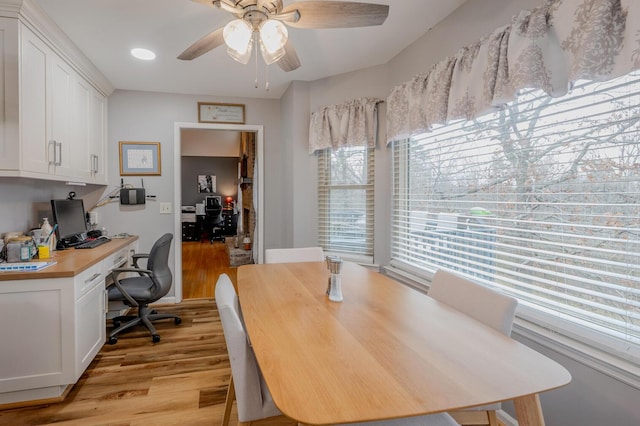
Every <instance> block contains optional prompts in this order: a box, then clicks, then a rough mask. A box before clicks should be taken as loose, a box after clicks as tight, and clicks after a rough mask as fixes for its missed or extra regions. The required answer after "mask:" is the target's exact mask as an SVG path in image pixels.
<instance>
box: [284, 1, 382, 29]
mask: <svg viewBox="0 0 640 426" xmlns="http://www.w3.org/2000/svg"><path fill="white" fill-rule="evenodd" d="M296 10H297V11H298V12H299V13H300V19H299V20H298V21H297V22H288V21H285V22H286V23H287V25H289V26H291V27H295V28H353V27H369V26H373V25H382V23H383V22H384V21H385V20H386V19H387V16H389V6H388V5H385V4H372V3H355V2H342V1H299V2H295V3H292V4H290V5H289V6H287V7H285V8H284V9H282V12H281V13H283V14H285V13H288V12H293V11H296Z"/></svg>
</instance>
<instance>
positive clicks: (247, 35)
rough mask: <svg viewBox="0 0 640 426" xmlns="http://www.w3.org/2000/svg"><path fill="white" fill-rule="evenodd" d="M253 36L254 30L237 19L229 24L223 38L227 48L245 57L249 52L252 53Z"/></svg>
mask: <svg viewBox="0 0 640 426" xmlns="http://www.w3.org/2000/svg"><path fill="white" fill-rule="evenodd" d="M252 35H253V30H252V29H251V27H250V26H249V24H248V23H247V22H246V21H244V20H242V19H235V20H233V21H231V22H229V23H228V24H227V25H225V27H224V30H223V31H222V37H223V38H224V42H225V43H226V45H227V47H229V49H231V50H233V51H235V52H236V53H237V54H239V55H244V54H245V53H246V52H247V51H250V44H251V37H252ZM249 53H250V52H249ZM234 59H235V58H234Z"/></svg>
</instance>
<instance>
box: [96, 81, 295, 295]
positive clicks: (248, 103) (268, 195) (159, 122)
mask: <svg viewBox="0 0 640 426" xmlns="http://www.w3.org/2000/svg"><path fill="white" fill-rule="evenodd" d="M198 102H229V103H242V104H245V113H246V123H247V124H261V125H264V131H265V156H264V157H265V158H264V160H265V168H266V170H268V171H269V173H268V178H266V179H265V194H264V196H265V221H266V222H267V223H268V224H269V225H268V226H265V244H267V245H269V244H270V245H277V244H280V238H281V234H282V231H283V230H282V225H281V224H280V223H277V222H274V218H278V217H279V215H280V209H279V205H280V202H281V200H282V194H281V189H280V187H279V185H278V183H279V182H280V180H281V179H280V175H281V170H282V167H281V166H280V160H279V155H280V154H279V146H278V145H279V144H280V139H281V138H280V109H279V101H277V100H262V99H242V98H216V97H210V96H191V95H175V94H165V93H148V92H136V91H119V90H118V91H116V92H114V94H113V95H112V96H111V97H110V98H109V127H108V158H109V186H110V188H109V189H111V188H114V187H117V186H118V185H120V176H119V163H118V162H119V157H118V155H119V154H118V141H122V140H125V141H152V142H160V143H161V150H162V175H161V176H149V177H145V178H144V185H145V187H146V189H147V194H149V195H155V196H156V200H155V201H147V204H145V205H142V206H122V205H120V204H119V203H110V204H108V205H106V206H104V207H101V208H99V209H98V212H99V217H100V218H101V223H100V226H105V227H106V228H107V229H108V231H109V232H110V233H117V232H129V233H133V234H138V235H140V244H139V246H140V249H141V250H143V251H144V250H148V249H149V248H150V247H151V245H152V244H153V242H154V241H155V239H156V238H158V237H159V236H160V235H162V234H163V233H164V232H173V226H174V219H173V215H161V214H160V212H159V206H158V204H159V203H160V202H168V203H173V200H174V180H175V179H180V176H176V174H175V173H174V170H173V164H174V158H173V156H174V123H175V122H197V120H198V115H197V103H198ZM274 164H275V165H276V166H275V167H274V166H273V165H274ZM124 182H125V183H131V184H134V185H138V184H139V183H140V178H138V177H126V178H124ZM179 207H180V206H173V211H174V212H175V209H176V208H179ZM171 256H172V258H171V260H170V261H171V262H172V263H173V261H174V260H173V259H174V258H173V256H174V253H173V251H172V254H171ZM172 294H173V293H172Z"/></svg>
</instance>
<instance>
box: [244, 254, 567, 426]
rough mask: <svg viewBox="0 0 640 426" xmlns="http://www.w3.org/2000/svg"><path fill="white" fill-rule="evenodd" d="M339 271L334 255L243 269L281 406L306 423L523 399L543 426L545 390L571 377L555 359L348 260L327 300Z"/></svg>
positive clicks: (247, 300) (255, 329)
mask: <svg viewBox="0 0 640 426" xmlns="http://www.w3.org/2000/svg"><path fill="white" fill-rule="evenodd" d="M328 277H329V273H328V272H327V270H326V266H325V263H324V262H311V263H288V264H268V265H244V266H241V267H240V268H239V269H238V292H239V298H240V304H241V306H242V313H243V316H244V321H245V323H246V327H247V332H248V334H249V338H250V340H251V343H252V346H253V349H254V352H255V355H256V358H257V360H258V364H259V365H260V368H261V370H262V373H263V375H264V378H265V381H266V383H267V386H268V387H269V390H270V391H271V394H272V396H273V400H274V402H275V404H276V406H277V407H278V408H279V409H280V410H281V411H282V412H283V413H284V414H285V415H287V416H289V417H291V418H292V419H294V420H297V421H299V422H301V423H305V424H317V425H323V424H333V423H348V422H355V421H370V420H379V419H388V418H396V417H406V416H414V415H421V414H429V413H436V412H442V411H452V410H455V409H459V408H465V407H471V406H477V405H484V404H488V403H493V402H497V401H506V400H514V402H515V406H516V411H517V415H518V420H519V422H520V425H521V426H527V425H543V424H544V420H543V417H542V411H541V408H540V401H539V398H538V393H540V392H544V391H547V390H551V389H554V388H557V387H560V386H564V385H566V384H567V383H569V382H570V380H571V376H570V374H569V372H568V371H567V370H566V369H565V368H564V367H562V366H561V365H559V364H557V363H556V362H554V361H552V360H551V359H549V358H547V357H545V356H543V355H541V354H539V353H538V352H535V351H534V350H532V349H530V348H528V347H527V346H524V345H523V344H521V343H519V342H517V341H515V340H513V339H511V338H508V337H506V336H504V335H502V334H501V333H499V332H497V331H495V330H493V329H491V328H489V327H487V326H484V325H483V324H481V323H479V322H477V321H475V320H473V319H471V318H470V317H468V316H466V315H463V314H461V313H460V312H458V311H456V310H454V309H451V308H449V307H448V306H446V305H444V304H442V303H440V302H437V301H436V300H434V299H432V298H430V297H428V296H426V295H425V294H422V293H420V292H418V291H416V290H414V289H411V288H409V287H406V286H404V285H402V284H399V283H397V282H395V281H393V280H392V279H390V278H388V277H386V276H384V275H382V274H379V273H376V272H372V271H370V270H368V269H366V268H363V267H361V266H358V265H355V264H353V263H349V262H345V263H344V266H343V269H342V293H343V295H344V302H342V303H335V302H331V301H329V299H328V298H327V297H326V295H325V292H326V289H327V282H328ZM488 309H490V307H488Z"/></svg>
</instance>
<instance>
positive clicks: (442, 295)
mask: <svg viewBox="0 0 640 426" xmlns="http://www.w3.org/2000/svg"><path fill="white" fill-rule="evenodd" d="M427 294H428V295H429V296H430V297H432V298H434V299H436V300H438V301H440V302H442V303H444V304H446V305H449V306H450V307H452V308H454V309H456V310H458V311H460V312H462V313H464V314H466V315H468V316H470V317H471V318H473V319H475V320H477V321H480V322H481V323H483V324H485V325H488V326H489V327H491V328H493V329H495V330H497V331H499V332H501V333H502V334H504V335H506V336H509V335H510V334H511V328H512V327H513V319H514V316H515V312H516V306H517V304H518V301H517V300H516V299H514V298H513V297H509V296H507V295H505V294H502V293H498V292H497V291H495V290H492V289H490V288H487V287H484V286H482V285H480V284H478V283H475V282H473V281H471V280H468V279H466V278H464V277H462V276H460V275H458V274H455V273H453V272H451V271H447V270H444V269H439V270H438V271H437V272H436V273H435V275H434V276H433V280H432V281H431V287H429V291H428V292H427ZM500 408H501V404H500V403H497V404H491V405H484V406H481V407H474V408H470V409H467V410H462V411H456V412H453V413H450V414H451V415H452V416H453V417H454V418H455V419H456V421H457V422H458V423H460V424H461V425H490V426H498V419H497V416H496V410H499V409H500Z"/></svg>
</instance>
